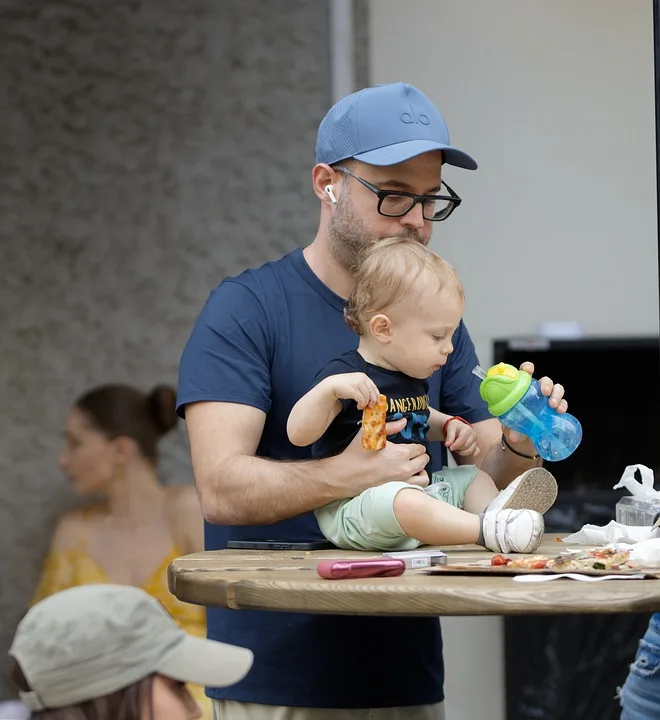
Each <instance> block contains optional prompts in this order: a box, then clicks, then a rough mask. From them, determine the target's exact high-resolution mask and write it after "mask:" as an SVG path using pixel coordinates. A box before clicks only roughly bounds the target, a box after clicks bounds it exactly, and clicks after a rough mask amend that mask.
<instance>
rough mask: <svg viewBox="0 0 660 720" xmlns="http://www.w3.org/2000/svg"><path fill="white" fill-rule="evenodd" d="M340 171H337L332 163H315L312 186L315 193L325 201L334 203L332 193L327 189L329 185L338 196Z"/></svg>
mask: <svg viewBox="0 0 660 720" xmlns="http://www.w3.org/2000/svg"><path fill="white" fill-rule="evenodd" d="M339 174H340V173H337V172H335V171H334V170H333V169H332V168H331V167H330V165H326V164H325V163H319V164H318V165H314V168H313V169H312V186H313V188H314V194H315V195H316V197H317V198H318V199H319V200H320V201H321V202H323V203H327V204H328V205H333V204H334V203H333V202H332V199H331V197H330V193H328V191H327V187H328V185H330V186H331V187H332V194H333V195H334V196H336V197H338V193H337V186H338V183H340V182H341V180H340V178H339V177H338V176H339Z"/></svg>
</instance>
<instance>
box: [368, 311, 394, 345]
mask: <svg viewBox="0 0 660 720" xmlns="http://www.w3.org/2000/svg"><path fill="white" fill-rule="evenodd" d="M369 330H370V331H371V334H372V335H373V336H374V337H375V338H376V340H379V341H380V342H385V343H387V342H390V340H391V339H392V321H391V320H390V319H389V318H388V317H387V315H383V314H382V313H380V314H378V315H374V316H373V317H372V318H371V320H369Z"/></svg>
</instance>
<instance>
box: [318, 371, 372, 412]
mask: <svg viewBox="0 0 660 720" xmlns="http://www.w3.org/2000/svg"><path fill="white" fill-rule="evenodd" d="M327 382H328V384H329V385H330V387H331V388H332V392H333V394H334V396H335V397H336V398H337V400H355V402H356V403H357V406H358V410H364V408H365V407H367V406H369V407H373V406H374V405H375V404H376V403H377V402H378V399H379V397H380V393H379V392H378V388H377V387H376V385H375V383H374V381H373V380H371V379H370V378H369V377H368V376H367V375H365V374H364V373H359V372H357V373H343V374H341V375H333V376H332V377H329V378H328V379H327Z"/></svg>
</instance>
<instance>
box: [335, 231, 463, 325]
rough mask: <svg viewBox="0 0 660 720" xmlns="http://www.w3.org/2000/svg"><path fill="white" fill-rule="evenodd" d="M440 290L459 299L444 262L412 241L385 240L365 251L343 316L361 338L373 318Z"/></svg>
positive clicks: (457, 284)
mask: <svg viewBox="0 0 660 720" xmlns="http://www.w3.org/2000/svg"><path fill="white" fill-rule="evenodd" d="M441 290H449V291H454V292H455V293H456V294H457V295H458V296H459V297H460V298H461V299H463V285H462V283H461V281H460V279H459V277H458V275H457V274H456V271H455V270H454V268H453V267H452V266H451V265H450V264H449V263H448V262H447V261H446V260H443V259H442V258H441V257H440V256H439V255H436V254H435V253H434V252H433V251H432V250H429V249H428V248H427V247H424V245H422V244H421V243H419V242H416V241H414V240H406V239H404V238H400V237H391V238H386V239H385V240H379V241H378V242H376V243H374V244H373V245H372V246H371V247H370V248H369V249H368V250H367V251H366V253H365V255H364V257H363V260H362V262H361V263H360V265H359V267H358V271H357V274H356V282H355V287H354V288H353V292H352V293H351V294H350V296H349V298H348V303H347V305H346V308H345V309H344V316H345V318H346V322H347V323H348V325H349V327H350V328H351V330H354V331H355V332H356V333H357V334H358V335H362V334H364V329H365V326H366V325H367V323H368V322H369V321H370V320H371V318H372V317H374V315H378V314H379V313H387V312H388V311H390V312H391V311H392V309H393V308H395V307H397V306H401V305H404V304H405V303H407V302H409V300H410V299H411V298H412V297H419V296H422V297H423V296H424V295H427V294H433V293H439V292H440V291H441ZM422 302H423V300H422Z"/></svg>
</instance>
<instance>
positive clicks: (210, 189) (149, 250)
mask: <svg viewBox="0 0 660 720" xmlns="http://www.w3.org/2000/svg"><path fill="white" fill-rule="evenodd" d="M356 11H357V12H356V17H357V20H358V28H357V33H356V38H357V42H356V46H357V48H356V61H357V67H358V81H359V84H360V85H362V84H365V83H366V82H367V71H366V63H367V52H366V11H367V10H366V0H358V2H357V5H356ZM329 52H330V50H329V38H328V4H327V2H321V1H320V0H315V1H314V2H310V1H309V0H279V1H278V2H272V1H271V0H222V1H221V2H220V1H219V0H191V1H184V0H171V1H169V2H166V3H162V2H156V0H115V2H113V3H105V2H103V0H49V1H48V2H34V3H30V2H16V1H15V0H0V273H1V277H2V281H1V282H0V323H1V325H0V327H1V329H2V340H3V342H2V355H3V358H2V370H3V375H4V378H5V382H4V397H3V402H2V406H3V412H2V414H1V417H2V424H1V426H0V427H1V429H2V432H0V472H1V475H2V483H1V484H0V546H1V547H2V548H3V550H2V554H1V555H0V558H1V559H0V578H1V579H0V618H1V621H0V698H1V697H9V696H11V694H12V693H11V691H10V688H9V684H8V682H7V681H6V677H5V675H6V672H5V669H6V663H5V660H4V658H5V654H6V648H7V646H8V643H9V640H10V637H11V635H12V633H13V630H14V627H15V624H16V622H17V620H18V619H19V618H20V616H21V615H22V613H23V612H24V609H25V605H26V602H27V601H28V598H29V597H30V594H31V592H32V590H33V588H34V586H35V583H36V581H37V577H38V573H39V570H40V563H41V560H42V557H43V554H44V552H45V550H46V547H47V544H48V541H49V537H50V533H51V531H52V528H53V525H54V523H55V521H56V519H57V517H58V516H59V515H60V514H61V513H62V512H63V511H65V510H67V509H68V508H70V507H72V506H73V504H74V503H75V498H74V497H73V496H72V494H71V492H70V490H69V488H68V486H67V483H66V480H65V479H64V478H63V477H62V476H61V474H60V473H59V472H58V470H57V468H56V455H57V452H58V449H59V445H60V438H61V432H62V423H63V419H64V416H65V414H66V410H67V408H68V406H69V404H70V403H71V401H72V400H73V399H74V398H75V397H76V396H77V395H78V394H79V393H80V392H82V391H84V390H85V389H87V388H88V387H90V386H92V385H95V384H97V383H101V382H109V381H122V382H123V381H127V382H131V383H134V384H136V385H137V386H139V387H142V388H145V389H147V388H149V387H150V386H151V385H153V384H154V383H156V382H171V383H174V382H175V380H176V368H177V363H178V359H179V355H180V352H181V349H182V347H183V344H184V342H185V340H186V338H187V335H188V333H189V331H190V328H191V326H192V323H193V321H194V319H195V317H196V315H197V313H198V311H199V309H200V307H201V305H202V303H203V302H204V301H205V299H206V297H207V295H208V292H209V290H210V289H211V288H212V287H213V286H215V285H216V284H217V283H218V282H219V281H220V280H221V279H222V278H223V277H224V276H226V275H228V274H233V273H235V272H237V271H239V270H241V269H243V268H244V267H248V266H256V265H259V264H260V263H262V262H263V261H265V260H267V259H271V258H275V257H277V256H279V255H281V254H283V253H285V252H287V251H288V250H290V249H292V248H293V247H294V246H296V245H299V244H305V243H307V242H308V241H309V240H311V238H312V237H313V233H314V231H315V224H316V220H317V206H316V203H315V202H314V199H313V196H312V192H311V187H310V170H311V166H312V164H313V159H314V144H315V136H316V128H317V126H318V123H319V121H320V119H321V117H322V116H323V114H324V112H325V111H326V109H327V107H328V103H329V100H330V78H329ZM163 445H164V446H163V457H162V460H161V469H162V475H163V479H164V480H165V481H166V482H189V481H190V478H191V472H190V467H189V462H188V449H187V445H186V438H185V429H184V428H183V427H181V428H180V429H179V431H177V432H175V433H174V434H173V435H172V436H171V437H170V438H168V439H167V441H166V442H164V444H163Z"/></svg>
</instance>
